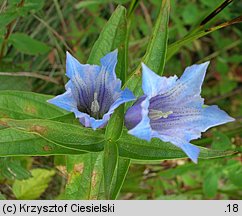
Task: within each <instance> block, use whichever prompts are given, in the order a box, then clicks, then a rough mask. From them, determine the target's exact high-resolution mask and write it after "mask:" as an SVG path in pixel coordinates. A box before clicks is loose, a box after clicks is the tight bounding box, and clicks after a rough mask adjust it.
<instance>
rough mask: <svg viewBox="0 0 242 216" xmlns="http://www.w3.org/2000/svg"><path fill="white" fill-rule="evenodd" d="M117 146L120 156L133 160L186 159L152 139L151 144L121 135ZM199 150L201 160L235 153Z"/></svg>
mask: <svg viewBox="0 0 242 216" xmlns="http://www.w3.org/2000/svg"><path fill="white" fill-rule="evenodd" d="M118 146H119V155H120V156H122V157H125V158H130V159H134V160H167V159H177V158H187V156H186V154H185V153H184V152H183V151H182V150H181V149H180V148H178V147H176V146H175V145H173V144H171V143H165V142H163V141H161V140H160V139H157V138H153V139H152V140H151V142H147V141H145V140H141V139H138V138H136V137H134V136H131V135H129V134H126V133H123V135H122V137H121V138H120V139H119V140H118ZM198 147H199V146H198ZM199 148H200V155H199V158H201V159H208V158H216V157H225V156H228V155H232V154H235V153H236V152H235V151H219V150H212V149H207V148H203V147H199Z"/></svg>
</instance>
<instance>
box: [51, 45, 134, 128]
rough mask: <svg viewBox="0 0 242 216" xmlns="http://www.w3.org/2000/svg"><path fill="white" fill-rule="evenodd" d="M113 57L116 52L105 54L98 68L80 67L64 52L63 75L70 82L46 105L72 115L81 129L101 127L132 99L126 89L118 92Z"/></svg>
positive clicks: (82, 65) (114, 57)
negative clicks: (51, 105)
mask: <svg viewBox="0 0 242 216" xmlns="http://www.w3.org/2000/svg"><path fill="white" fill-rule="evenodd" d="M117 55H118V52H117V50H115V51H113V52H110V53H108V54H107V55H106V56H104V57H103V58H101V60H100V62H101V65H100V66H99V65H89V64H80V63H79V62H78V60H77V59H75V58H74V57H73V56H72V55H71V54H70V53H68V52H67V57H66V75H67V77H68V78H69V79H70V80H69V81H68V82H67V84H66V85H65V88H66V92H65V93H64V94H61V95H58V96H56V97H54V98H53V99H50V100H48V102H49V103H52V104H54V105H56V106H58V107H60V108H63V109H65V110H67V111H70V112H73V113H74V114H75V116H76V118H78V119H79V120H80V122H81V124H82V125H84V126H85V127H92V128H93V129H94V130H95V129H97V128H100V127H103V126H105V125H106V124H107V122H108V120H109V119H110V116H111V114H112V113H113V112H114V110H115V109H116V108H117V107H118V106H119V105H121V104H123V103H125V102H128V101H131V100H134V99H135V97H134V95H133V93H132V92H131V91H129V90H128V89H125V90H124V91H122V90H121V81H120V80H119V79H117V77H116V74H115V67H116V64H117Z"/></svg>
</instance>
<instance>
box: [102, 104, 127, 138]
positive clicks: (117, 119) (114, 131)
mask: <svg viewBox="0 0 242 216" xmlns="http://www.w3.org/2000/svg"><path fill="white" fill-rule="evenodd" d="M123 125H124V105H121V106H119V107H118V108H117V109H116V110H115V112H114V113H113V114H112V116H111V118H110V120H109V121H108V125H107V127H106V130H105V139H106V140H108V141H112V142H114V141H117V140H118V139H119V137H120V136H121V134H122V131H123Z"/></svg>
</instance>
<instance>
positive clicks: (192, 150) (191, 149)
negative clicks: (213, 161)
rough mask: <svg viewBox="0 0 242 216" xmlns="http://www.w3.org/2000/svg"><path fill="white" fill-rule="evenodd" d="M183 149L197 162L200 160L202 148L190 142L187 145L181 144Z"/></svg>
mask: <svg viewBox="0 0 242 216" xmlns="http://www.w3.org/2000/svg"><path fill="white" fill-rule="evenodd" d="M181 149H182V150H183V151H184V152H185V153H186V155H187V156H188V157H189V158H190V159H191V160H192V161H193V162H194V163H196V164H197V162H198V156H199V153H200V149H199V148H198V147H197V146H195V145H192V144H190V143H187V144H185V145H181Z"/></svg>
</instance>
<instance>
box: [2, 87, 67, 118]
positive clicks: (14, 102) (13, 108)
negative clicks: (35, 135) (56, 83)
mask: <svg viewBox="0 0 242 216" xmlns="http://www.w3.org/2000/svg"><path fill="white" fill-rule="evenodd" d="M51 98H52V96H48V95H43V94H36V93H33V92H23V91H0V118H14V119H31V118H55V117H58V116H62V115H64V114H67V112H66V111H65V110H62V109H60V108H58V107H56V106H54V105H52V104H49V103H47V102H46V101H47V100H49V99H51Z"/></svg>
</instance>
